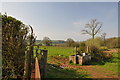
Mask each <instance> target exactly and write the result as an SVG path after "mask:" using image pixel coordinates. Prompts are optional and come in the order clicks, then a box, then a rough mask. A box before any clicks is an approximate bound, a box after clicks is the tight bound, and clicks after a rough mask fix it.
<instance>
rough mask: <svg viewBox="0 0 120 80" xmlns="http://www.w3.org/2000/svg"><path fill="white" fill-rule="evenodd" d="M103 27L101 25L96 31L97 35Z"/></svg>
mask: <svg viewBox="0 0 120 80" xmlns="http://www.w3.org/2000/svg"><path fill="white" fill-rule="evenodd" d="M101 27H102V24H100V26H99V28H98V29H97V30H96V31H95V35H96V34H97V33H98V32H99V31H100V29H101Z"/></svg>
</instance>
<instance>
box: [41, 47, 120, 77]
mask: <svg viewBox="0 0 120 80" xmlns="http://www.w3.org/2000/svg"><path fill="white" fill-rule="evenodd" d="M40 49H46V50H48V58H47V61H48V64H50V63H49V61H52V62H55V63H56V64H54V65H55V66H58V65H59V63H60V62H59V61H53V60H52V59H51V56H60V57H64V58H66V57H68V56H70V55H73V54H74V48H72V47H57V46H41V47H40ZM118 61H120V59H118V53H113V57H112V58H111V59H108V60H104V61H101V62H92V63H91V64H90V65H97V66H100V67H103V68H106V69H108V70H110V71H113V72H116V75H117V74H118ZM51 65H53V64H51ZM71 65H74V64H71ZM78 66H81V65H78ZM71 75H72V76H71ZM88 76H89V75H87V72H86V71H81V70H76V69H55V68H53V67H51V66H50V65H48V72H47V77H48V78H77V77H78V78H87V77H88ZM89 77H90V76H89Z"/></svg>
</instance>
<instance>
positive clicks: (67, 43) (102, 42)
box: [36, 37, 120, 48]
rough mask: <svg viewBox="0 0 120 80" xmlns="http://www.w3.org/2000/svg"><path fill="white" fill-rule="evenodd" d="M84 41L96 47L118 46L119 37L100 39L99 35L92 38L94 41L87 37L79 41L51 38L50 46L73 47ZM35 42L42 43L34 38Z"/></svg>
mask: <svg viewBox="0 0 120 80" xmlns="http://www.w3.org/2000/svg"><path fill="white" fill-rule="evenodd" d="M83 42H84V43H85V44H86V45H88V46H89V45H95V46H98V47H101V46H106V47H108V48H119V47H120V45H119V42H120V37H112V38H106V39H105V40H102V38H101V37H96V38H95V39H94V43H92V42H93V40H92V39H88V40H86V41H79V42H75V41H74V40H72V39H67V40H66V41H65V40H51V45H50V46H68V47H74V46H78V47H79V46H80V45H81V43H83ZM36 44H40V45H44V43H43V40H36Z"/></svg>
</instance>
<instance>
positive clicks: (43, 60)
mask: <svg viewBox="0 0 120 80" xmlns="http://www.w3.org/2000/svg"><path fill="white" fill-rule="evenodd" d="M41 52H42V53H41V54H42V57H41V61H40V62H41V65H40V67H41V76H42V77H43V78H44V77H45V76H46V70H47V69H46V68H47V52H48V50H41Z"/></svg>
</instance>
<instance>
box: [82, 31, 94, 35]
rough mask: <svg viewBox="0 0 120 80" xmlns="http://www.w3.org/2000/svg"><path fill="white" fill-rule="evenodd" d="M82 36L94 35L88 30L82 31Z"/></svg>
mask: <svg viewBox="0 0 120 80" xmlns="http://www.w3.org/2000/svg"><path fill="white" fill-rule="evenodd" d="M82 32H83V33H82V34H89V35H92V34H91V32H90V31H87V30H82Z"/></svg>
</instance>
